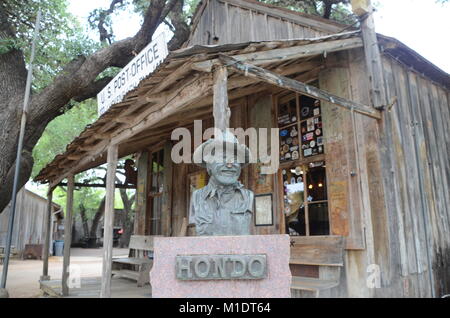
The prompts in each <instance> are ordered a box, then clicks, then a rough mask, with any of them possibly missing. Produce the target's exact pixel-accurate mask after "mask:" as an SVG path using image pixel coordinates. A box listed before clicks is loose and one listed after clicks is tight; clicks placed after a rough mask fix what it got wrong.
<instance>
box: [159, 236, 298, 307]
mask: <svg viewBox="0 0 450 318" xmlns="http://www.w3.org/2000/svg"><path fill="white" fill-rule="evenodd" d="M289 244H290V239H289V236H288V235H248V236H197V237H155V239H154V263H153V268H152V271H151V273H150V280H151V285H152V296H153V297H155V298H180V297H188V298H198V297H201V298H216V297H218V298H235V297H238V298H289V297H291V292H290V286H291V272H290V270H289V257H290V245H289Z"/></svg>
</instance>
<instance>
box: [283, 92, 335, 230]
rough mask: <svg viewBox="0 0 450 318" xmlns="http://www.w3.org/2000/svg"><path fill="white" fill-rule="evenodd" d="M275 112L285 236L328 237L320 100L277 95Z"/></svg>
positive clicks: (293, 95)
mask: <svg viewBox="0 0 450 318" xmlns="http://www.w3.org/2000/svg"><path fill="white" fill-rule="evenodd" d="M276 110H277V113H276V116H277V122H278V128H279V129H280V136H279V138H280V152H279V155H280V171H279V173H280V174H281V180H282V189H280V192H282V197H283V213H284V216H285V228H286V233H288V234H290V235H294V236H314V235H329V233H330V222H329V220H330V218H329V211H328V196H327V183H326V163H325V158H324V153H325V147H324V140H323V124H322V113H321V105H320V101H319V100H316V99H313V98H310V97H308V96H303V95H299V94H292V93H289V94H285V95H280V96H278V98H277V107H276Z"/></svg>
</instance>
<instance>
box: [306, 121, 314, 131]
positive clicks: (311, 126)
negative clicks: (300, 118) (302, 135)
mask: <svg viewBox="0 0 450 318" xmlns="http://www.w3.org/2000/svg"><path fill="white" fill-rule="evenodd" d="M306 126H307V128H306V130H307V131H313V130H314V118H310V119H308V120H307V121H306Z"/></svg>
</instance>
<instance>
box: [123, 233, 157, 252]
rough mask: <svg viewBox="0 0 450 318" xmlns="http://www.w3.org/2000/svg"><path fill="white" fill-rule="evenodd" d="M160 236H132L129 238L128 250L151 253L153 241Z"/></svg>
mask: <svg viewBox="0 0 450 318" xmlns="http://www.w3.org/2000/svg"><path fill="white" fill-rule="evenodd" d="M155 236H160V235H132V236H131V237H130V244H129V248H130V249H136V250H144V251H153V239H154V237H155Z"/></svg>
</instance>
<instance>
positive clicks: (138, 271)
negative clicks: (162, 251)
mask: <svg viewBox="0 0 450 318" xmlns="http://www.w3.org/2000/svg"><path fill="white" fill-rule="evenodd" d="M153 238H154V236H145V235H132V236H131V238H130V244H129V253H128V257H126V258H113V260H112V275H113V276H116V277H125V278H128V279H132V280H135V281H137V285H138V287H142V286H144V285H145V284H147V283H150V269H151V268H152V265H153Z"/></svg>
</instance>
